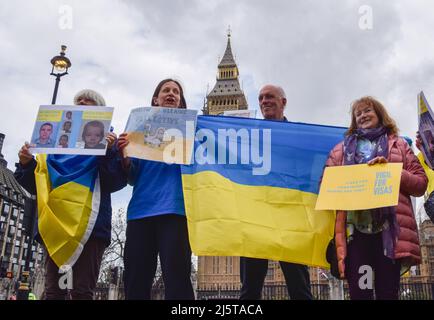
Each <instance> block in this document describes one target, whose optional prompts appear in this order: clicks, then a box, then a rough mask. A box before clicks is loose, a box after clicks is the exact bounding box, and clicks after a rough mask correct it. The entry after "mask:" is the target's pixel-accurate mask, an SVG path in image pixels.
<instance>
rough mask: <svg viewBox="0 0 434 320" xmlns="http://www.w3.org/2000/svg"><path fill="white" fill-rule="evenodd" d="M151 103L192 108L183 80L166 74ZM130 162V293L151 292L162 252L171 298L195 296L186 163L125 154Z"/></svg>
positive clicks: (122, 139)
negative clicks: (183, 180)
mask: <svg viewBox="0 0 434 320" xmlns="http://www.w3.org/2000/svg"><path fill="white" fill-rule="evenodd" d="M151 105H152V106H160V107H167V108H186V107H187V104H186V102H185V98H184V93H183V90H182V87H181V85H180V83H179V82H178V81H175V80H172V79H165V80H162V81H161V82H160V83H159V84H158V86H157V88H156V89H155V91H154V94H153V96H152V101H151ZM128 143H129V142H128V134H127V133H123V134H121V135H120V136H119V142H118V145H119V149H121V150H122V151H123V150H124V148H125V147H126V146H127V145H128ZM124 166H125V169H126V172H127V174H128V183H129V184H131V185H132V186H133V196H132V198H131V200H130V203H129V205H128V212H127V219H128V223H127V235H126V243H125V255H124V265H125V278H124V281H125V298H126V299H129V300H131V299H132V300H141V299H144V300H149V299H150V298H151V288H152V283H153V281H154V277H155V272H156V268H157V258H158V257H159V258H160V263H161V270H162V276H163V280H164V286H165V298H166V299H168V300H172V299H186V300H187V299H194V293H193V286H192V284H191V280H190V275H191V249H190V243H189V240H188V230H187V219H186V216H185V208H184V197H183V193H182V183H181V168H180V165H178V164H166V163H162V162H155V161H149V160H139V159H134V158H131V159H130V158H125V161H124Z"/></svg>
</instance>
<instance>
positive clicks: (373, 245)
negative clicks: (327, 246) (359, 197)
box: [345, 230, 401, 300]
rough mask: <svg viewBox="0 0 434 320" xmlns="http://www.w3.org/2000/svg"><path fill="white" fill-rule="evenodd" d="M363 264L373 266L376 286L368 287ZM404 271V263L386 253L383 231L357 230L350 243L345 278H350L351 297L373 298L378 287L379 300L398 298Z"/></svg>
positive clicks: (376, 293)
mask: <svg viewBox="0 0 434 320" xmlns="http://www.w3.org/2000/svg"><path fill="white" fill-rule="evenodd" d="M361 266H369V267H371V269H372V281H373V284H372V285H371V287H372V289H368V288H365V286H364V284H365V283H366V281H365V280H366V277H365V275H366V274H367V272H366V271H364V270H363V268H362V270H359V269H360V267H361ZM400 271H401V264H400V262H399V261H398V260H394V259H390V258H388V257H386V256H385V255H384V253H383V240H382V236H381V233H378V234H364V233H361V232H359V231H357V230H355V231H354V234H353V239H352V240H351V241H350V242H349V243H348V247H347V257H346V259H345V277H346V278H347V280H348V286H349V289H350V297H351V299H353V300H372V299H373V298H374V288H375V296H376V298H377V299H378V300H397V299H398V293H399V281H400ZM362 277H363V279H362ZM359 282H361V283H359ZM360 284H362V285H360Z"/></svg>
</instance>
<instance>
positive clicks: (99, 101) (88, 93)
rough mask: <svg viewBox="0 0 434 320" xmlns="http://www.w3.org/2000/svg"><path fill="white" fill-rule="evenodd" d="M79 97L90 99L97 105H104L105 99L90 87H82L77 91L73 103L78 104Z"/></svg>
mask: <svg viewBox="0 0 434 320" xmlns="http://www.w3.org/2000/svg"><path fill="white" fill-rule="evenodd" d="M80 98H86V99H89V100H92V101H94V102H95V103H96V105H97V106H105V100H104V98H103V97H102V95H100V94H99V93H98V92H96V91H95V90H91V89H84V90H81V91H80V92H78V93H77V94H76V95H75V97H74V104H78V100H79V99H80Z"/></svg>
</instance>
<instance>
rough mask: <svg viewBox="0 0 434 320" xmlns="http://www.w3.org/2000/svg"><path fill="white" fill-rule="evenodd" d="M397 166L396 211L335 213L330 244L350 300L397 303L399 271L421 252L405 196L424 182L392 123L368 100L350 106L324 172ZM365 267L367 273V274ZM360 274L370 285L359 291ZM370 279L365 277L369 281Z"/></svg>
mask: <svg viewBox="0 0 434 320" xmlns="http://www.w3.org/2000/svg"><path fill="white" fill-rule="evenodd" d="M387 162H402V163H403V170H402V174H401V185H400V192H399V203H398V206H396V207H384V208H375V209H369V210H360V211H338V212H337V214H336V225H335V241H336V254H337V258H338V268H339V275H340V277H341V278H346V279H347V280H348V284H349V289H350V296H351V299H364V300H370V299H373V298H374V290H373V289H374V288H375V297H376V298H377V299H387V300H393V299H398V293H399V283H400V275H401V270H405V269H408V268H409V267H410V266H412V265H415V264H419V263H420V261H421V252H420V247H419V237H418V232H417V224H416V220H415V217H414V212H413V208H412V203H411V200H410V196H416V197H418V196H422V195H423V194H424V192H425V190H426V187H427V177H426V175H425V173H424V170H423V168H422V166H421V164H420V163H419V160H418V159H417V157H416V156H415V155H414V154H413V151H412V150H411V148H410V147H409V145H408V144H407V142H406V141H405V140H404V139H402V138H400V137H398V128H397V126H396V123H395V121H394V120H393V119H392V118H391V117H390V116H389V114H388V113H387V111H386V108H385V107H384V106H383V105H382V104H381V103H380V102H379V101H378V100H376V99H374V98H372V97H362V98H360V99H358V100H356V101H355V102H354V103H353V104H352V106H351V125H350V127H349V129H348V131H347V133H346V136H345V139H344V141H342V142H340V143H339V144H338V145H336V146H335V147H334V148H333V150H332V151H331V152H330V154H329V158H328V160H327V163H326V165H327V166H341V165H354V164H362V163H366V164H368V165H376V164H379V163H387ZM367 267H368V268H367ZM365 270H372V272H373V277H372V278H373V279H375V280H373V281H374V283H373V284H371V283H368V284H367V286H366V288H365V287H364V286H360V282H363V281H360V280H361V277H362V276H363V275H365V274H366V271H365ZM368 279H369V277H368Z"/></svg>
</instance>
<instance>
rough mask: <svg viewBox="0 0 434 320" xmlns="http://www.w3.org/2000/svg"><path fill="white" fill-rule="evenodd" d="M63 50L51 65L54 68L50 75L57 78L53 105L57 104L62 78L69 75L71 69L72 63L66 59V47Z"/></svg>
mask: <svg viewBox="0 0 434 320" xmlns="http://www.w3.org/2000/svg"><path fill="white" fill-rule="evenodd" d="M61 48H62V51H60V55H59V56H55V57H54V58H53V59H51V64H52V65H53V67H52V69H51V73H50V74H51V75H52V76H55V77H56V85H55V86H54V92H53V100H52V101H51V104H56V99H57V90H58V89H59V82H60V78H61V77H63V76H64V75H66V74H68V69H69V68H70V67H71V61H70V60H69V59H68V58H67V57H65V50H66V46H65V45H62V46H61Z"/></svg>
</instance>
